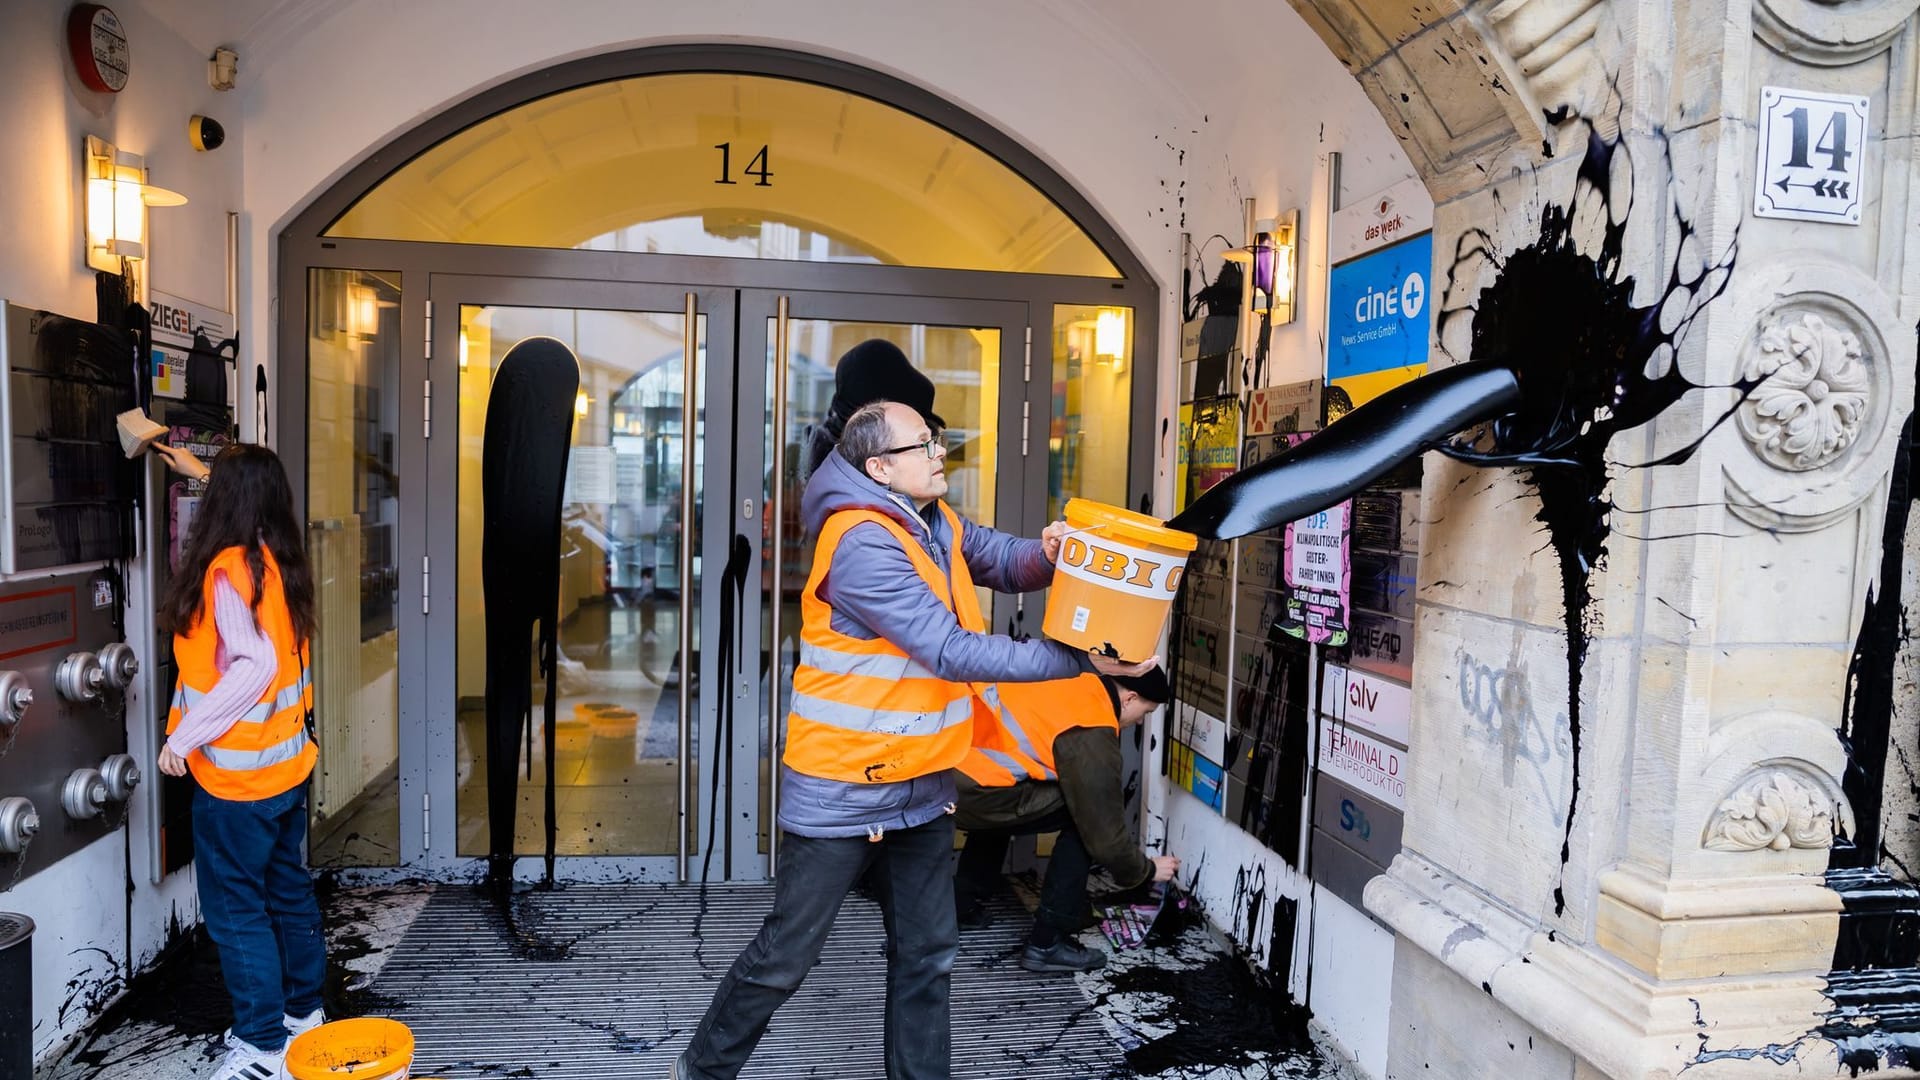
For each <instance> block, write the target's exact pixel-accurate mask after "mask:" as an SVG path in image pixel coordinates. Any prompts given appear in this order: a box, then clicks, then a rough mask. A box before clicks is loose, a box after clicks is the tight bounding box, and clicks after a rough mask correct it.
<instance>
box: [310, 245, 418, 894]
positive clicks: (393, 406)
mask: <svg viewBox="0 0 1920 1080" xmlns="http://www.w3.org/2000/svg"><path fill="white" fill-rule="evenodd" d="M401 284H402V282H401V276H400V275H399V274H397V273H381V272H374V271H368V270H335V269H325V270H320V269H316V270H312V271H309V273H308V289H307V370H308V382H307V407H308V425H307V431H308V438H307V477H306V480H307V552H308V556H309V558H310V559H311V560H312V563H313V578H314V604H315V608H316V612H315V614H316V616H317V622H318V626H317V628H316V632H315V635H314V637H315V640H314V642H313V675H314V694H313V711H314V723H315V727H316V729H317V730H316V732H315V734H316V737H317V740H318V741H319V743H320V745H321V746H322V747H324V748H325V753H323V754H322V755H321V759H320V762H319V765H318V767H317V768H316V769H315V772H314V777H313V785H312V790H311V793H310V797H309V803H308V812H309V814H310V816H311V822H310V825H311V828H310V832H309V835H310V842H309V845H308V848H309V854H308V857H309V858H310V859H311V861H312V862H313V865H315V866H393V865H396V864H398V863H399V862H400V859H401V850H400V779H399V763H400V706H399V693H398V687H399V674H400V658H401V647H400V635H399V633H398V631H397V629H396V626H395V621H394V603H395V597H396V595H397V593H398V590H399V573H398V569H397V568H398V564H399V558H398V550H399V549H398V544H399V541H400V537H399V531H400V523H399V520H400V512H399V511H400V492H401V488H400V447H399V446H398V445H396V444H397V443H398V441H399V440H398V438H397V435H398V432H399V427H400V421H399V416H400V408H401V401H400V394H399V387H400V381H401V380H400V368H401V356H400V353H401V349H400V296H401V293H400V287H401Z"/></svg>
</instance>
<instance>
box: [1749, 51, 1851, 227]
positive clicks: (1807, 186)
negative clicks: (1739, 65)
mask: <svg viewBox="0 0 1920 1080" xmlns="http://www.w3.org/2000/svg"><path fill="white" fill-rule="evenodd" d="M1759 135H1760V138H1759V143H1760V161H1759V164H1758V166H1757V167H1756V168H1755V170H1754V175H1755V177H1756V178H1757V179H1756V183H1755V184H1754V191H1753V213H1754V216H1755V217H1774V218H1794V219H1797V220H1800V221H1830V222H1833V223H1835V224H1840V225H1858V224H1860V207H1861V205H1862V204H1863V203H1865V202H1866V192H1864V191H1862V190H1861V176H1862V175H1863V173H1864V170H1862V168H1861V162H1862V161H1863V160H1864V159H1865V157H1866V154H1865V153H1863V151H1864V150H1865V148H1866V141H1867V99H1866V98H1864V97H1862V96H1860V95H1858V94H1820V93H1815V92H1814V91H1811V90H1790V89H1788V88H1786V87H1784V86H1766V87H1762V88H1761V89H1760V131H1759Z"/></svg>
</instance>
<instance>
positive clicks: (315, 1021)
mask: <svg viewBox="0 0 1920 1080" xmlns="http://www.w3.org/2000/svg"><path fill="white" fill-rule="evenodd" d="M280 1022H281V1023H282V1024H284V1025H286V1029H287V1041H288V1042H292V1041H293V1040H295V1039H297V1038H299V1037H300V1036H302V1035H305V1034H306V1033H307V1032H309V1031H312V1030H313V1029H314V1028H317V1027H319V1026H320V1025H321V1024H324V1023H326V1022H327V1011H326V1010H325V1009H315V1010H313V1011H312V1012H310V1013H308V1014H307V1015H305V1016H282V1017H281V1018H280Z"/></svg>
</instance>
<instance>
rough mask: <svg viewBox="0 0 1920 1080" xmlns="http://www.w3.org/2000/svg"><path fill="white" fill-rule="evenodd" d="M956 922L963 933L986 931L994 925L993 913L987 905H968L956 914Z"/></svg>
mask: <svg viewBox="0 0 1920 1080" xmlns="http://www.w3.org/2000/svg"><path fill="white" fill-rule="evenodd" d="M954 921H956V922H958V923H959V924H960V929H961V930H962V931H968V930H985V929H986V928H987V927H989V926H992V925H993V912H991V911H988V910H987V905H985V904H968V905H966V906H964V907H961V908H959V909H958V910H956V911H955V912H954Z"/></svg>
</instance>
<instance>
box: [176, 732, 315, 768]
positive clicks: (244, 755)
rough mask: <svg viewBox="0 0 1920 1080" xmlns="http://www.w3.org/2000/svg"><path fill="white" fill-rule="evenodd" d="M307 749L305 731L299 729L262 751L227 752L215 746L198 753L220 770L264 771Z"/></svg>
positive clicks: (206, 747)
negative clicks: (289, 736)
mask: <svg viewBox="0 0 1920 1080" xmlns="http://www.w3.org/2000/svg"><path fill="white" fill-rule="evenodd" d="M306 748H307V729H306V728H304V727H303V728H301V729H300V730H299V731H296V732H294V733H293V738H291V739H285V740H283V741H281V742H277V743H275V744H273V745H272V746H269V747H267V748H265V749H263V750H227V749H224V748H222V747H220V746H217V745H211V744H210V745H207V746H203V747H201V748H200V751H199V752H200V753H203V754H205V755H207V759H208V760H209V761H212V762H213V763H214V764H215V765H218V766H219V767H221V768H222V769H229V770H251V769H264V768H266V767H267V766H269V765H278V764H280V763H281V762H283V761H292V760H293V759H294V758H297V757H299V756H300V752H301V751H303V750H305V749H306Z"/></svg>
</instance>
